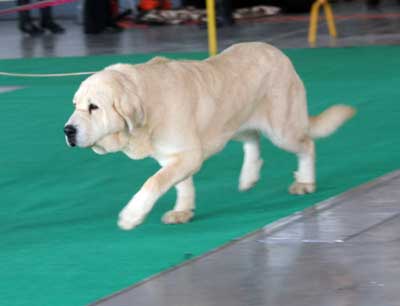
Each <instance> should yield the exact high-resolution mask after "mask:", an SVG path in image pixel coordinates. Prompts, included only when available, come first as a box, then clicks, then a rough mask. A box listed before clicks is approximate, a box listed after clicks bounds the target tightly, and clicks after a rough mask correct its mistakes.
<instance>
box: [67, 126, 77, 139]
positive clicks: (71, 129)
mask: <svg viewBox="0 0 400 306" xmlns="http://www.w3.org/2000/svg"><path fill="white" fill-rule="evenodd" d="M64 133H65V135H66V136H67V137H68V138H69V137H72V136H75V135H76V127H74V126H73V125H71V124H68V125H66V126H65V127H64Z"/></svg>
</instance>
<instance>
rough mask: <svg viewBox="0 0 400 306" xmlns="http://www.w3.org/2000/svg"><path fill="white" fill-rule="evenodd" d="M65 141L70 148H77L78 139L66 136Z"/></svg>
mask: <svg viewBox="0 0 400 306" xmlns="http://www.w3.org/2000/svg"><path fill="white" fill-rule="evenodd" d="M65 141H66V142H67V145H68V146H69V147H76V139H75V138H72V137H67V136H65Z"/></svg>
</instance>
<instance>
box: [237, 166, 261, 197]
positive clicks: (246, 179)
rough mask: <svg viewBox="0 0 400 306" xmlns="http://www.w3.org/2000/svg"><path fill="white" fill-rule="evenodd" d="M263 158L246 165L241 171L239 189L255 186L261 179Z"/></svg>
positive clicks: (243, 189) (245, 189) (244, 189)
mask: <svg viewBox="0 0 400 306" xmlns="http://www.w3.org/2000/svg"><path fill="white" fill-rule="evenodd" d="M262 164H263V160H262V159H259V160H257V161H256V162H255V163H253V164H251V165H245V166H244V167H243V169H242V172H241V173H240V178H239V190H240V191H247V190H249V189H251V188H253V187H254V185H255V184H256V183H257V182H258V180H259V179H260V169H261V167H262Z"/></svg>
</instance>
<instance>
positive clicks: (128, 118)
mask: <svg viewBox="0 0 400 306" xmlns="http://www.w3.org/2000/svg"><path fill="white" fill-rule="evenodd" d="M114 106H115V110H116V111H117V112H118V113H119V114H120V115H121V117H122V118H123V119H124V120H125V122H126V124H127V126H128V129H129V132H133V131H134V130H135V129H138V128H140V127H142V126H143V125H144V124H145V114H144V111H143V107H142V103H141V99H140V98H139V97H138V96H137V95H136V94H134V93H132V92H130V91H128V92H123V93H121V94H120V95H119V97H118V98H117V99H116V100H115V101H114Z"/></svg>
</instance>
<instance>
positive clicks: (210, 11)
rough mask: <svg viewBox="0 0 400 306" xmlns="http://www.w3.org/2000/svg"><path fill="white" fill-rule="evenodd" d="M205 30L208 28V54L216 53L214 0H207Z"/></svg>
mask: <svg viewBox="0 0 400 306" xmlns="http://www.w3.org/2000/svg"><path fill="white" fill-rule="evenodd" d="M206 6H207V30H208V50H209V51H208V52H209V54H210V56H213V55H216V54H217V53H218V44H217V25H216V17H215V0H207V1H206Z"/></svg>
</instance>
